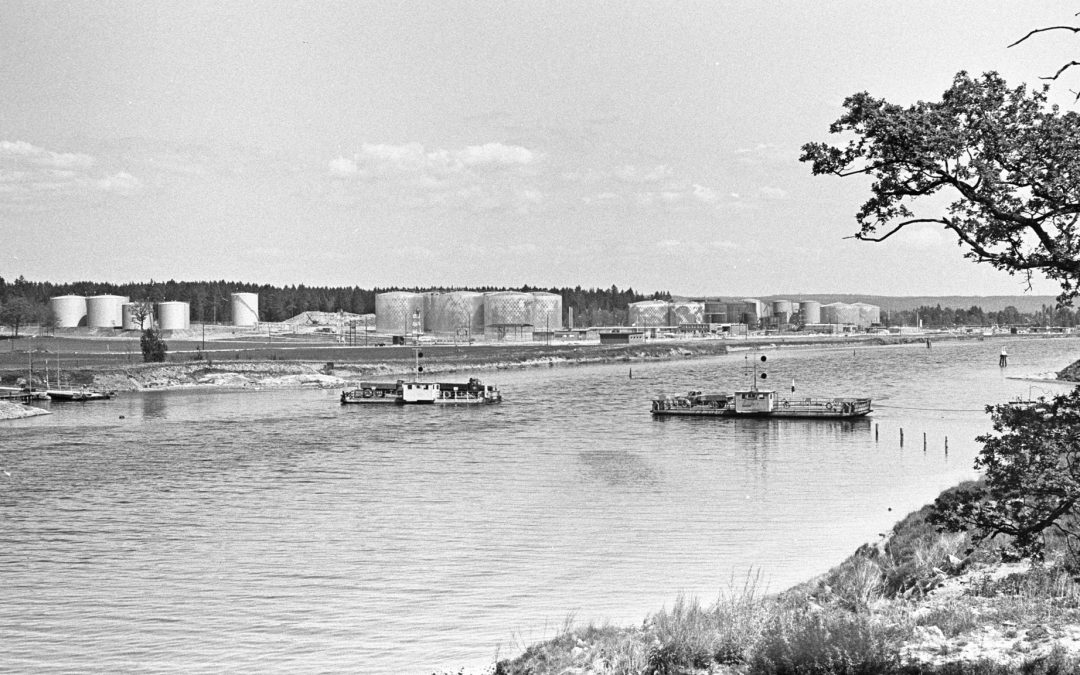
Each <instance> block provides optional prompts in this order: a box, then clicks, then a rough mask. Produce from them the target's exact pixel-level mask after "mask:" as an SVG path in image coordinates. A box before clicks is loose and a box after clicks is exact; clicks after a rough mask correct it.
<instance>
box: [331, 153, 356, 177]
mask: <svg viewBox="0 0 1080 675" xmlns="http://www.w3.org/2000/svg"><path fill="white" fill-rule="evenodd" d="M329 168H330V175H331V176H339V177H342V178H344V177H347V176H355V175H356V172H357V171H358V170H359V169H358V168H357V166H356V161H355V160H352V159H349V158H347V157H338V158H337V159H332V160H330V164H329Z"/></svg>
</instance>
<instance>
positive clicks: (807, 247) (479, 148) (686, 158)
mask: <svg viewBox="0 0 1080 675" xmlns="http://www.w3.org/2000/svg"><path fill="white" fill-rule="evenodd" d="M1075 12H1076V7H1075V3H1073V2H1058V1H1056V0H1055V1H1040V2H1006V1H1003V0H978V1H971V0H961V1H957V2H949V3H944V2H940V1H938V0H905V2H888V3H885V2H865V0H862V1H836V2H814V3H807V2H801V1H795V0H792V1H788V2H778V1H773V2H770V1H767V0H753V1H752V0H745V1H739V2H734V1H725V0H713V1H711V2H693V1H690V2H674V1H672V2H657V1H648V2H646V1H644V0H642V1H635V0H625V1H622V2H589V1H585V2H583V1H581V0H574V1H569V2H560V1H555V2H551V1H545V2H525V1H521V2H507V1H502V2H421V1H418V0H417V1H408V0H406V1H404V2H401V1H397V0H395V1H393V2H391V1H389V0H386V1H378V2H362V1H361V2H228V1H225V2H221V1H214V2H197V1H194V2H188V1H185V2H171V1H170V2H164V1H157V2H143V1H140V2H124V1H112V2H99V1H97V0H95V1H93V2H78V1H75V2H63V3H60V2H46V1H44V0H42V1H40V2H19V1H12V0H7V1H5V2H4V4H3V7H2V8H0V91H2V96H0V276H2V277H4V278H6V279H8V280H9V281H10V280H12V279H14V278H16V277H18V276H20V275H21V276H25V277H26V278H27V279H30V280H34V281H53V282H68V281H79V280H92V281H111V282H125V281H148V280H150V279H154V280H158V281H160V280H167V279H177V280H190V281H195V280H217V279H224V280H231V281H246V282H254V283H268V284H275V285H285V284H289V285H291V284H307V285H316V286H322V285H331V286H359V287H362V288H374V287H382V288H385V287H389V286H402V287H417V286H423V287H443V288H457V287H466V286H506V287H520V286H522V285H525V284H528V285H531V286H540V287H561V286H578V285H580V286H583V287H609V286H611V285H616V286H618V287H620V288H627V287H632V288H634V289H635V290H637V291H639V292H652V291H659V290H665V291H670V292H672V293H675V294H679V295H684V294H685V295H694V294H711V295H731V296H752V295H776V294H784V293H792V294H796V293H798V294H808V293H855V294H859V293H865V294H874V295H997V294H1021V293H1024V292H1026V284H1025V282H1024V281H1023V279H1022V278H1020V277H1011V276H1009V275H1007V274H1005V273H1003V272H999V271H996V270H994V269H992V268H991V267H989V266H986V265H976V264H975V263H973V262H970V261H968V260H965V259H964V258H963V257H962V255H961V249H960V248H959V247H957V245H956V243H955V238H953V237H950V236H949V235H948V233H947V232H946V231H944V230H943V229H941V228H936V227H932V226H924V227H922V228H921V229H918V228H910V231H909V230H905V232H904V233H903V234H902V235H897V236H895V237H892V238H891V239H889V240H888V241H887V242H884V243H868V242H858V241H855V240H853V239H850V238H847V237H850V235H852V234H854V232H855V231H856V230H857V229H858V228H857V225H856V223H855V219H854V214H855V212H856V211H857V210H858V208H859V206H860V205H861V203H862V202H863V201H864V200H865V199H866V198H867V196H868V192H867V184H866V183H865V182H863V183H859V182H858V181H859V179H850V178H849V179H846V180H842V179H838V178H832V177H820V176H819V177H815V176H812V175H811V173H810V168H809V166H808V165H806V164H803V163H800V162H799V161H798V157H799V152H800V147H801V146H802V144H804V143H806V142H809V141H826V140H829V134H828V126H829V124H830V122H832V121H833V120H835V119H836V118H837V117H839V115H840V114H841V112H842V107H841V106H842V103H843V100H844V98H845V97H846V96H849V95H851V94H853V93H856V92H860V91H868V92H870V93H871V94H873V95H874V96H877V97H884V98H886V99H888V100H889V101H890V102H894V103H899V104H904V105H908V104H911V103H914V102H916V101H918V100H937V99H939V98H940V96H941V93H942V92H943V91H944V90H945V89H946V88H948V86H949V83H950V82H951V80H952V77H953V76H954V75H955V74H956V73H957V72H958V71H960V70H967V71H969V72H971V73H982V72H985V71H988V70H996V71H998V72H1000V73H1002V75H1003V76H1004V77H1005V78H1006V79H1007V80H1008V81H1009V82H1010V84H1019V83H1021V82H1027V83H1029V84H1036V83H1038V78H1039V77H1040V76H1045V75H1049V74H1052V73H1053V72H1054V71H1055V70H1056V69H1057V68H1058V67H1060V66H1061V65H1062V64H1064V63H1065V62H1067V61H1068V60H1071V59H1072V58H1073V57H1074V56H1075V54H1076V52H1077V48H1078V47H1080V37H1076V36H1072V35H1071V34H1064V33H1046V34H1043V35H1041V36H1039V37H1038V38H1037V39H1031V40H1028V41H1026V42H1024V43H1022V44H1021V45H1019V46H1016V47H1012V48H1008V45H1009V44H1010V43H1012V42H1014V41H1016V40H1017V39H1019V38H1020V37H1022V36H1023V35H1024V34H1025V33H1027V32H1028V31H1029V30H1031V29H1033V28H1038V27H1041V26H1048V25H1060V24H1067V23H1070V22H1072V21H1073V19H1074V13H1075ZM1076 86H1077V87H1080V81H1078V82H1077V83H1076ZM1062 91H1063V92H1064V94H1066V95H1065V96H1064V98H1063V99H1062V102H1063V103H1064V104H1065V105H1071V99H1072V96H1071V95H1067V94H1068V92H1067V90H1065V89H1062ZM1030 292H1032V293H1037V294H1043V295H1046V294H1049V295H1053V294H1056V293H1057V292H1058V289H1057V287H1056V286H1055V285H1054V284H1051V283H1048V282H1046V281H1043V280H1039V279H1036V280H1035V282H1034V285H1033V287H1032V289H1031V291H1030Z"/></svg>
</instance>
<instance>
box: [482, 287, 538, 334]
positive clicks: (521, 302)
mask: <svg viewBox="0 0 1080 675" xmlns="http://www.w3.org/2000/svg"><path fill="white" fill-rule="evenodd" d="M532 302H533V296H532V295H531V294H529V293H521V292H518V291H495V292H493V293H485V294H484V324H485V325H487V326H525V325H532Z"/></svg>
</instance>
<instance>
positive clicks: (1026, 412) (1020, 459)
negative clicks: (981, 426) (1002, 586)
mask: <svg viewBox="0 0 1080 675" xmlns="http://www.w3.org/2000/svg"><path fill="white" fill-rule="evenodd" d="M987 412H989V413H990V414H991V416H992V419H993V427H994V432H995V433H993V434H985V435H982V436H979V437H978V438H977V439H976V440H978V441H979V442H980V443H982V444H983V448H982V450H981V451H980V452H979V456H978V457H977V458H976V460H975V467H976V468H977V469H980V470H981V471H982V472H983V476H984V478H983V480H982V481H980V482H978V483H973V484H969V485H966V486H963V487H962V488H960V489H957V490H955V491H951V492H948V493H945V494H943V495H941V496H940V497H938V499H937V500H936V501H935V502H934V509H933V512H932V513H931V514H930V516H929V520H930V522H932V523H935V524H936V525H939V526H940V527H942V528H944V529H948V530H952V531H969V532H970V534H971V536H972V540H973V542H975V543H976V544H978V543H979V542H981V541H984V540H992V539H994V538H995V537H997V536H998V535H1006V536H1007V537H1008V541H1007V543H1004V544H1002V546H1001V548H1002V553H1003V554H1005V555H1006V556H1008V557H1027V556H1032V557H1035V558H1041V557H1042V555H1043V552H1044V549H1045V543H1046V536H1047V535H1048V534H1050V533H1056V534H1058V535H1061V536H1063V537H1064V538H1065V539H1066V541H1067V542H1076V541H1077V539H1076V537H1077V535H1078V534H1080V532H1077V531H1075V530H1073V529H1072V522H1073V520H1074V519H1075V518H1076V517H1077V515H1080V514H1078V511H1077V502H1078V500H1080V388H1077V389H1074V390H1073V391H1072V392H1070V393H1068V394H1059V395H1057V396H1054V397H1053V398H1051V399H1049V400H1047V399H1046V398H1040V399H1038V401H1036V402H1035V403H1032V404H1016V403H1004V404H999V405H995V406H987Z"/></svg>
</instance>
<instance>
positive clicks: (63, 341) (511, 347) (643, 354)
mask: <svg viewBox="0 0 1080 675" xmlns="http://www.w3.org/2000/svg"><path fill="white" fill-rule="evenodd" d="M1029 337H1046V336H1045V335H1041V334H1038V335H1011V334H1005V333H1002V334H997V335H994V336H983V335H981V334H972V333H935V334H914V335H874V334H855V335H800V334H778V335H755V336H751V337H747V338H725V339H721V338H686V339H655V340H649V341H647V342H640V343H634V344H621V345H620V344H616V345H606V344H605V345H602V344H598V343H595V342H591V343H574V344H542V343H497V344H490V343H481V344H473V345H444V344H424V345H417V346H415V347H414V346H409V345H406V346H400V345H399V346H374V347H342V346H339V345H334V344H330V345H326V344H323V345H312V344H297V343H287V342H285V343H283V341H282V340H280V339H279V340H278V341H277V343H275V344H274V345H272V346H270V345H250V344H246V343H245V344H234V345H230V346H228V347H225V346H224V345H221V344H220V343H211V344H210V345H207V348H206V349H203V345H202V344H200V343H191V342H183V341H173V342H172V343H171V347H175V349H174V348H170V351H169V354H168V359H167V360H166V361H165V362H164V363H142V362H140V361H138V360H136V359H135V358H134V357H133V356H132V354H131V353H129V352H125V351H123V350H122V349H120V348H118V347H116V346H115V345H114V344H113V343H109V345H108V348H107V349H105V350H101V349H95V346H96V345H95V338H89V339H80V338H71V337H36V338H32V339H25V340H22V343H23V344H20V345H18V346H21V347H24V349H23V350H18V349H15V348H14V347H15V345H14V344H12V347H13V348H12V349H11V350H8V351H0V384H3V385H20V384H23V383H25V382H26V378H27V375H28V372H29V367H30V366H31V365H32V366H33V367H34V371H33V383H34V387H35V388H44V387H45V385H46V384H47V382H46V375H45V373H46V370H47V372H48V373H49V375H48V376H49V378H50V380H49V381H50V382H52V386H56V381H57V378H59V379H60V381H61V382H62V383H63V384H64V386H67V387H72V386H75V387H89V388H93V389H98V390H109V391H115V392H140V391H161V390H170V389H190V388H202V387H213V388H218V389H226V388H227V389H238V390H245V389H246V390H251V389H265V388H289V387H293V388H298V387H317V388H327V389H333V388H351V387H354V386H357V385H358V384H359V383H360V382H361V381H370V380H390V381H393V380H395V379H399V378H407V377H410V376H411V375H412V374H413V369H414V368H415V366H416V364H417V361H418V358H419V357H418V356H417V351H418V350H419V351H420V352H421V353H422V354H423V357H422V360H421V363H422V365H423V367H424V374H425V375H427V376H430V375H436V374H438V375H444V374H451V373H465V372H468V373H471V374H476V373H481V372H485V371H487V372H490V371H498V370H507V369H521V368H551V367H563V366H575V365H589V364H601V363H626V364H628V366H630V367H631V370H632V364H635V363H650V362H660V361H675V360H685V359H695V358H706V357H711V356H717V355H722V354H729V353H739V352H744V351H746V352H753V351H766V350H789V349H839V348H848V349H849V348H857V347H878V346H887V345H901V344H919V345H921V344H924V343H925V344H926V345H927V347H932V345H933V344H934V343H935V342H948V341H959V340H980V341H982V340H999V341H1003V342H1007V341H1011V340H1017V339H1025V338H1029ZM1060 337H1061V338H1069V337H1073V336H1071V335H1063V336H1060ZM134 342H135V344H134V345H133V346H129V349H130V350H137V348H138V343H137V340H135V341H134ZM1070 368H1072V369H1073V370H1072V371H1070V370H1068V369H1066V371H1067V372H1070V373H1072V372H1073V371H1075V370H1076V369H1077V368H1080V365H1077V364H1074V365H1073V366H1070ZM1066 371H1062V372H1063V374H1064V373H1065V372H1066ZM1078 372H1080V371H1078ZM1052 376H1053V375H1052V374H1048V377H1052ZM1063 379H1069V378H1063ZM494 384H498V382H494ZM31 407H32V406H31ZM13 416H14V415H13V414H8V415H3V414H0V419H11V418H12V417H13ZM20 416H22V415H20Z"/></svg>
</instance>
